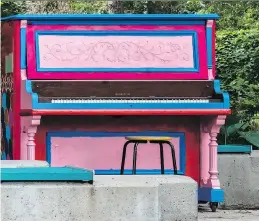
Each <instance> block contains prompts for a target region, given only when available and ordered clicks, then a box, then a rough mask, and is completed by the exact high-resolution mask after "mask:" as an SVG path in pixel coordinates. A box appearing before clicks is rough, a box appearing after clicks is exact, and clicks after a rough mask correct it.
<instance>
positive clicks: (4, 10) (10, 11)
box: [1, 1, 26, 17]
mask: <svg viewBox="0 0 259 221" xmlns="http://www.w3.org/2000/svg"><path fill="white" fill-rule="evenodd" d="M25 10H26V6H25V1H1V17H7V16H10V15H16V14H22V13H24V12H25Z"/></svg>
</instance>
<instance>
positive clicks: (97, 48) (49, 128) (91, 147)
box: [1, 14, 231, 211]
mask: <svg viewBox="0 0 259 221" xmlns="http://www.w3.org/2000/svg"><path fill="white" fill-rule="evenodd" d="M216 19H218V15H215V14H209V15H197V14H195V15H193V14H192V15H189V14H184V15H119V14H116V15H16V16H10V17H7V18H2V19H1V23H2V26H1V37H2V45H1V51H2V57H1V68H2V70H1V72H2V76H1V78H2V85H1V92H2V96H1V100H2V102H1V104H2V106H1V115H2V117H1V124H2V131H3V132H2V137H1V142H2V150H1V159H3V160H4V159H14V160H19V159H22V160H26V159H29V160H34V159H36V160H48V162H49V163H50V164H51V165H52V166H65V165H67V164H70V165H72V166H79V167H83V168H90V169H94V170H96V173H97V174H98V173H99V174H119V169H120V159H121V153H122V146H123V144H124V137H125V136H169V137H172V140H171V142H172V143H173V144H174V146H175V149H176V158H177V159H176V160H177V168H178V171H177V173H178V174H182V175H186V176H190V177H192V178H193V179H194V180H196V181H197V182H198V184H199V200H201V201H206V202H211V203H212V204H211V208H212V210H213V211H215V208H216V207H217V203H218V202H222V201H223V190H222V189H221V187H220V182H219V178H218V169H217V138H216V137H217V134H218V133H219V130H220V127H221V126H222V125H224V123H225V118H226V116H227V115H228V114H230V112H231V110H230V104H229V103H230V102H229V95H228V93H227V92H223V91H222V90H221V89H220V81H219V80H216V79H215V77H216V72H215V70H216V62H215V35H216V33H215V30H216V29H215V24H216ZM148 145H152V144H148ZM145 148H147V150H145ZM142 151H149V157H148V158H147V157H145V155H144V154H143V153H144V152H143V153H142ZM138 154H139V156H138V159H139V160H138V167H137V168H138V169H137V174H143V175H144V174H159V173H160V168H159V166H160V165H159V158H158V157H159V153H157V152H156V148H153V147H152V146H147V147H144V146H143V147H142V146H141V147H140V148H139V153H138ZM169 158H170V154H169V153H167V152H166V151H165V173H166V174H172V167H171V164H170V163H169ZM131 168H132V167H131V164H130V162H126V171H125V172H126V173H131Z"/></svg>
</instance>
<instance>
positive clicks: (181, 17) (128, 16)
mask: <svg viewBox="0 0 259 221" xmlns="http://www.w3.org/2000/svg"><path fill="white" fill-rule="evenodd" d="M218 18H219V16H218V15H217V14H144V15H143V14H108V15H100V14H93V15H92V14H47V15H46V14H41V15H40V14H38V15H29V14H27V15H26V14H23V15H21V14H18V15H12V16H8V17H4V18H1V21H5V20H34V21H35V20H45V21H46V20H59V21H62V20H73V21H74V20H76V21H78V20H93V19H94V20H106V19H108V20H120V19H123V20H125V19H126V20H167V21H170V20H210V19H212V20H213V19H218Z"/></svg>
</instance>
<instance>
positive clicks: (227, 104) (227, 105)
mask: <svg viewBox="0 0 259 221" xmlns="http://www.w3.org/2000/svg"><path fill="white" fill-rule="evenodd" d="M214 90H215V93H216V94H221V95H222V96H223V109H229V108H230V98H229V94H228V93H227V92H222V91H221V89H220V80H214Z"/></svg>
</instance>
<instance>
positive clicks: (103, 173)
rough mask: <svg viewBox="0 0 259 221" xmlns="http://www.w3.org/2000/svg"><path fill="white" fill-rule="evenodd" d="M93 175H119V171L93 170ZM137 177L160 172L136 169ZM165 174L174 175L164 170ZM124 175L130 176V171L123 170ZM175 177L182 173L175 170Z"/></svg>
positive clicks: (172, 172) (182, 173) (170, 171)
mask: <svg viewBox="0 0 259 221" xmlns="http://www.w3.org/2000/svg"><path fill="white" fill-rule="evenodd" d="M94 172H95V175H120V170H95V171H94ZM136 174H137V175H159V174H161V170H158V169H155V170H146V169H137V170H136ZM165 174H170V175H174V171H173V170H165ZM124 175H132V170H129V169H127V170H124ZM177 175H184V172H183V171H179V170H177Z"/></svg>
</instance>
